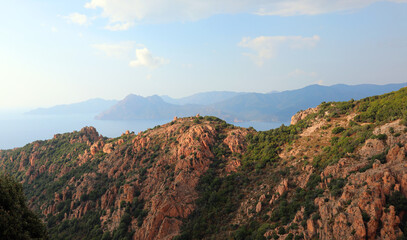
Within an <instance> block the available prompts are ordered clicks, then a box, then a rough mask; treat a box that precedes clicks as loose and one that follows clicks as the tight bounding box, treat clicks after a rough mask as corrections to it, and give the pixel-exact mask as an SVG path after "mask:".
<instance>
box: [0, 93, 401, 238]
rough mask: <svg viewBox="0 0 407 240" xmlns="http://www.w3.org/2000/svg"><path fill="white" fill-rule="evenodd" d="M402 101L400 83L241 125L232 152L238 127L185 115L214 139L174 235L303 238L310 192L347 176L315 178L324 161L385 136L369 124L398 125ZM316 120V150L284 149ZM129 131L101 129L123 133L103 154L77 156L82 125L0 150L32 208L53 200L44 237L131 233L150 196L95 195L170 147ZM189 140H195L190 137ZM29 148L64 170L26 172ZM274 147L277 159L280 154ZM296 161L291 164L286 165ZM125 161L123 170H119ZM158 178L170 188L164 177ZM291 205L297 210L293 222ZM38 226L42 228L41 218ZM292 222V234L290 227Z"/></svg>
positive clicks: (334, 186)
mask: <svg viewBox="0 0 407 240" xmlns="http://www.w3.org/2000/svg"><path fill="white" fill-rule="evenodd" d="M406 105H407V90H406V89H401V90H400V91H398V92H394V93H389V94H386V95H383V96H377V97H371V98H366V99H362V100H360V101H354V100H350V101H347V102H329V103H322V104H321V105H320V106H319V107H318V111H317V112H315V113H312V114H310V115H308V116H307V117H306V118H305V119H303V120H301V121H299V122H298V123H297V124H295V125H290V126H284V125H282V126H281V127H279V128H276V129H272V130H269V131H263V132H256V131H255V130H254V129H248V130H245V131H246V133H247V135H246V139H245V144H246V145H245V147H244V148H242V149H245V151H244V152H243V153H242V154H240V153H236V152H235V153H232V152H231V150H230V149H229V147H228V146H227V144H226V143H225V142H224V140H225V139H226V137H227V133H228V131H229V130H231V129H235V128H236V127H234V126H232V125H230V124H227V123H226V122H225V121H223V120H221V119H218V118H215V117H195V118H192V119H191V118H189V119H190V120H189V122H188V123H187V124H184V125H181V128H180V130H177V131H184V132H185V131H187V130H188V129H192V127H193V125H203V124H207V123H208V122H209V123H210V125H211V126H212V129H215V131H214V132H215V133H216V134H214V135H216V137H215V139H214V140H213V142H212V143H211V144H209V145H210V151H211V153H212V154H213V156H214V157H213V158H212V159H210V161H211V164H210V166H209V169H208V170H207V171H206V172H205V173H204V175H202V176H201V177H200V180H199V182H198V186H197V187H196V190H197V193H198V199H197V200H196V202H195V204H196V205H195V206H196V208H195V210H194V211H193V213H192V214H191V215H190V216H189V217H188V219H184V222H183V225H182V227H181V233H180V234H179V236H177V237H176V238H175V239H178V240H179V239H238V240H250V239H256V240H257V239H259V240H260V239H261V240H262V239H266V237H265V236H264V234H265V233H266V232H268V234H269V236H268V239H270V238H274V239H277V238H279V237H281V236H284V238H285V239H304V238H305V236H304V234H301V233H300V232H298V231H297V232H294V233H292V232H293V231H292V230H293V229H299V228H300V229H301V227H302V228H305V227H306V224H307V220H312V221H315V222H317V221H319V220H320V219H321V216H322V215H321V216H320V214H321V213H320V212H318V207H317V206H316V205H315V199H316V198H318V197H322V196H324V197H323V198H321V199H322V200H323V201H331V200H332V199H339V198H340V197H341V195H342V193H343V192H344V186H345V185H347V183H348V178H347V177H343V178H342V177H336V178H333V177H332V176H325V177H321V176H323V174H322V173H323V172H324V170H325V168H326V167H327V166H330V165H332V164H335V163H337V162H338V161H339V160H340V159H341V158H345V157H346V158H354V159H356V160H357V161H359V160H360V159H359V158H356V157H355V156H356V154H355V150H357V149H358V148H359V147H360V146H362V145H363V144H364V143H365V142H366V140H367V139H369V138H373V139H378V140H379V141H383V143H385V141H386V139H387V138H388V136H387V135H386V134H378V135H374V134H373V129H375V127H377V126H379V125H380V124H383V123H385V122H389V121H392V120H395V119H404V121H403V122H402V123H403V124H406V123H407V106H406ZM349 115H351V116H355V118H354V119H353V120H346V121H344V119H346V118H347V116H349ZM341 120H342V122H341ZM316 121H322V122H323V123H324V125H323V126H321V129H323V130H324V131H322V133H321V137H322V134H325V135H324V136H328V137H327V138H326V142H325V143H324V145H323V146H322V147H319V145H318V147H314V146H311V145H312V144H309V146H310V147H314V148H313V149H312V150H313V151H314V150H315V151H314V152H315V154H311V155H308V156H306V155H302V156H301V159H298V158H297V157H298V156H300V155H298V156H297V155H296V157H294V156H290V155H288V156H287V154H288V153H289V152H290V150H288V149H290V148H291V149H292V147H293V146H297V145H298V142H301V141H307V140H305V138H304V137H301V136H303V135H301V133H302V132H303V131H304V129H305V128H307V127H309V126H311V125H313V124H315V122H316ZM339 123H340V124H339ZM344 123H346V124H344ZM174 124H176V121H173V122H171V123H170V124H169V126H173V125H174ZM174 126H176V125H174ZM162 130H165V129H163V127H161V126H157V127H155V128H153V129H151V130H147V131H145V132H143V133H141V135H140V136H139V137H140V138H144V137H145V136H147V134H148V133H149V131H162ZM171 134H173V135H171ZM171 134H170V135H168V136H167V137H166V138H165V139H166V141H168V143H170V144H178V140H179V139H178V140H177V138H176V136H177V135H176V134H179V132H176V131H175V132H174V133H171ZM396 134H400V133H394V135H396ZM143 135H144V136H143ZM389 136H390V135H389ZM134 137H135V135H134V134H132V135H123V136H121V137H119V138H116V139H106V138H103V140H104V141H105V143H108V144H110V143H115V142H116V141H117V140H119V139H120V140H121V141H122V144H120V146H118V147H117V148H116V149H115V154H116V155H115V157H109V154H107V153H103V151H99V152H97V153H95V154H94V155H93V156H92V160H91V161H86V162H83V163H81V164H78V162H77V161H78V158H80V154H83V153H84V151H85V150H86V151H88V153H89V151H90V145H91V144H92V143H93V142H92V143H86V141H77V139H82V138H84V134H83V133H81V132H75V133H72V134H63V135H57V136H56V137H55V138H54V139H52V140H49V141H38V142H35V143H33V144H28V145H27V146H25V147H23V148H20V149H16V150H13V151H3V152H0V159H3V162H0V166H1V167H2V169H3V170H6V171H8V172H13V173H15V176H16V177H17V179H18V181H22V182H23V189H24V191H25V193H26V195H27V196H28V197H29V199H34V201H33V202H32V203H30V204H31V205H30V206H32V207H33V209H39V207H40V205H39V203H41V204H44V203H45V206H51V205H53V204H54V203H56V205H55V206H56V210H55V211H54V212H55V214H48V215H47V216H41V217H42V218H43V219H44V220H45V221H46V226H47V227H48V232H49V236H50V238H51V239H105V240H106V239H114V240H118V239H131V238H132V237H133V234H134V231H136V230H134V229H137V227H141V226H142V224H143V220H144V219H147V220H148V219H149V218H146V216H147V215H148V213H149V210H150V209H149V208H150V207H151V204H150V205H149V202H148V201H145V199H143V197H145V195H143V194H142V195H141V196H140V192H139V190H140V189H139V188H138V187H137V188H135V191H136V192H137V193H136V194H135V197H134V199H133V201H132V202H124V201H122V203H121V204H119V206H118V204H117V203H118V202H116V203H114V204H113V205H110V206H109V207H107V209H104V210H102V209H101V208H100V206H101V198H102V196H103V195H104V194H105V193H106V192H107V191H108V190H109V189H111V188H113V187H115V188H116V189H117V191H118V192H119V191H122V190H123V189H122V188H121V187H122V186H123V185H124V184H126V183H129V182H130V181H128V180H129V179H131V181H133V182H135V181H137V186H142V184H143V182H144V183H145V180H146V179H147V176H148V174H150V171H151V168H152V167H153V166H154V164H155V163H156V162H157V159H158V158H160V157H162V156H165V155H164V154H166V153H167V152H170V151H171V149H170V147H169V146H168V145H167V146H165V143H164V142H163V141H164V140H163V139H158V140H157V139H155V140H157V141H155V140H154V139H150V140H151V141H150V145H149V146H148V147H142V148H140V149H138V150H137V151H136V150H134V149H135V148H134V147H133V146H134V143H132V140H133V139H134ZM194 139H195V140H196V138H195V137H194ZM243 139H244V137H243ZM198 140H199V137H198ZM315 144H318V143H315ZM400 147H401V145H400ZM33 150H35V152H36V155H35V156H36V157H35V161H36V163H38V164H40V165H44V166H45V167H46V169H49V168H51V169H52V168H56V169H64V168H65V170H66V171H65V172H64V173H63V174H60V172H58V171H55V172H53V171H47V172H45V173H44V174H38V172H30V171H31V170H30V169H31V168H30V165H31V163H30V161H31V160H30V158H29V156H28V155H27V153H30V152H33ZM294 150H295V149H294ZM316 150H318V151H316ZM197 151H198V149H197ZM388 151H389V148H387V149H386V150H385V151H383V153H380V154H377V155H374V156H372V157H370V158H369V159H365V160H364V161H365V162H367V164H366V165H365V166H362V167H361V168H358V169H357V170H355V171H354V172H355V173H358V174H359V173H364V172H366V171H369V170H370V169H371V168H372V167H373V164H374V163H375V162H377V161H379V162H381V163H382V164H384V163H386V155H387V152H388ZM195 154H196V153H195ZM280 154H282V156H283V159H284V161H283V160H282V159H281V158H280ZM284 154H286V155H285V156H286V157H284ZM231 158H235V159H239V160H240V161H241V164H242V165H241V166H240V167H239V168H238V171H237V172H234V173H228V172H226V160H227V159H229V160H230V159H231ZM4 159H12V160H16V159H21V160H22V161H23V164H22V165H24V166H25V169H23V170H20V169H19V168H22V167H21V166H22V165H21V164H20V165H19V164H15V163H13V162H12V161H4ZM123 159H126V160H129V161H128V163H129V165H123V166H122V168H121V171H123V174H120V175H116V176H115V177H112V176H113V175H115V174H114V172H113V173H112V174H111V176H110V177H108V174H107V172H103V173H102V171H100V169H101V165H103V164H105V163H106V162H109V164H110V163H111V165H108V166H114V163H115V162H119V161H122V160H123ZM179 160H180V161H181V160H182V161H185V160H188V156H186V155H184V154H181V155H179ZM294 162H296V163H297V164H298V165H294V164H293V163H294ZM305 167H310V168H312V170H311V171H310V174H309V175H308V176H307V178H304V184H301V183H299V182H298V181H296V180H295V179H296V177H297V176H300V175H301V174H302V173H303V172H302V171H305V170H304V168H305ZM173 169H174V166H171V165H166V166H165V168H163V172H167V171H168V172H169V175H168V178H167V179H166V181H167V180H168V181H173V180H174V170H173ZM108 170H109V169H108ZM126 170H130V171H128V172H126ZM171 171H173V172H171ZM191 171H193V169H192V170H191ZM27 172H28V173H29V174H27ZM35 174H37V175H36V177H35V178H33V179H30V177H31V176H32V175H35ZM90 175H91V176H92V177H90V178H89V179H90V180H89V181H91V182H92V183H91V186H92V190H91V191H84V192H83V194H82V195H81V196H80V200H78V199H79V197H78V198H76V199H74V198H73V191H72V189H75V188H76V186H73V185H72V186H71V185H70V182H72V181H73V180H75V181H77V180H80V181H79V182H81V181H83V180H84V178H85V177H86V176H90ZM328 178H329V179H328ZM283 179H284V180H286V181H287V184H288V186H287V190H285V191H284V193H283V194H282V195H281V196H280V195H278V197H277V198H276V200H273V201H271V200H270V199H272V198H273V197H275V196H276V195H277V193H276V191H275V189H276V188H277V187H278V186H279V184H281V183H282V180H283ZM327 179H328V180H329V181H327ZM33 186H34V187H33ZM67 186H69V187H71V188H70V190H69V189H68V188H66V187H67ZM134 186H136V184H134V185H132V187H134ZM265 186H266V187H265ZM165 187H166V188H167V189H168V186H165ZM20 188H21V186H20ZM262 188H263V189H265V188H267V189H265V191H263V192H262V193H264V194H265V199H266V200H265V201H263V205H262V207H261V210H259V211H257V210H256V206H255V204H256V203H257V202H259V200H258V199H259V197H260V196H259V194H257V195H256V192H257V191H258V190H259V189H262ZM66 189H68V190H67V192H65V193H64V194H65V195H64V196H65V197H64V199H60V200H58V201H57V200H54V198H55V197H54V195H55V194H57V195H59V196H62V191H63V190H66ZM20 192H21V190H20ZM328 196H329V197H328ZM0 198H1V196H0ZM54 201H55V202H54ZM250 201H251V202H250ZM248 202H250V204H251V205H250V206H252V208H245V209H242V207H241V206H242V204H243V205H244V204H246V203H248ZM253 203H254V204H253ZM47 204H48V205H47ZM386 204H387V205H388V206H387V207H389V206H390V205H392V206H394V207H395V209H396V211H397V213H401V212H403V211H406V210H407V205H406V204H407V200H406V198H405V197H404V196H403V195H402V194H400V192H394V193H393V192H392V193H391V194H390V195H388V196H387V195H386ZM85 205H86V206H87V208H88V209H89V210H88V211H87V212H86V213H85V214H84V215H81V216H80V217H78V218H75V217H67V216H73V214H74V212H73V210H75V209H77V207H79V206H80V207H82V209H83V208H84V207H85ZM247 205H249V204H247ZM253 205H254V207H253ZM109 208H110V209H109ZM41 209H44V208H41ZM114 210H119V211H120V212H121V213H120V215H119V217H117V219H116V223H117V225H116V227H115V228H114V229H113V230H112V231H108V230H107V228H106V225H104V226H102V220H103V216H106V211H110V212H113V211H114ZM299 212H301V214H302V217H303V219H301V220H300V221H298V222H296V223H294V221H295V220H294V219H295V218H296V215H297V213H299ZM150 213H151V211H150ZM362 215H363V220H364V221H365V222H367V221H369V219H370V215H369V213H368V212H366V211H362ZM236 219H238V220H236ZM119 220H120V222H119ZM178 220H179V219H178ZM401 220H402V224H401V225H400V228H401V229H402V231H403V232H407V225H406V224H405V221H406V217H404V218H403V219H401ZM2 221H3V220H2ZM42 227H43V226H42ZM39 229H41V228H39ZM7 231H8V230H7ZM41 231H44V233H45V229H44V227H43V228H42V230H41ZM290 231H291V233H289V232H290ZM20 232H21V231H20ZM270 232H271V234H270ZM0 238H1V237H0ZM1 239H3V238H1ZM6 239H7V238H6ZM9 239H10V238H9Z"/></svg>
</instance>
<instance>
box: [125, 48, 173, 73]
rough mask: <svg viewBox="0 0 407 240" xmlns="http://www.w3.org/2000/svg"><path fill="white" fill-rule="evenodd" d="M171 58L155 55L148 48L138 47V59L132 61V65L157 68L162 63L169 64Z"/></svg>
mask: <svg viewBox="0 0 407 240" xmlns="http://www.w3.org/2000/svg"><path fill="white" fill-rule="evenodd" d="M168 63H169V60H167V59H164V58H162V57H154V56H153V55H152V54H151V52H150V51H149V50H148V49H147V48H141V49H136V59H135V60H133V61H130V63H129V65H130V66H131V67H148V68H152V69H154V68H157V67H159V66H161V65H164V64H168Z"/></svg>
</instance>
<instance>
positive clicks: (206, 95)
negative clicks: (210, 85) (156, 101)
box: [160, 91, 246, 105]
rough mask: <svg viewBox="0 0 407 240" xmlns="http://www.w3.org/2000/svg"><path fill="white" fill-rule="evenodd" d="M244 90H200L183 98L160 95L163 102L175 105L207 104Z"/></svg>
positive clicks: (239, 93)
mask: <svg viewBox="0 0 407 240" xmlns="http://www.w3.org/2000/svg"><path fill="white" fill-rule="evenodd" d="M242 94H246V93H244V92H230V91H212V92H202V93H196V94H193V95H191V96H187V97H183V98H171V97H169V96H167V95H164V96H160V97H161V98H162V99H163V100H164V101H165V102H167V103H171V104H177V105H186V104H198V105H209V104H213V103H217V102H220V101H224V100H227V99H229V98H232V97H236V96H239V95H242Z"/></svg>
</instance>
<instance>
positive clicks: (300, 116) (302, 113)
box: [291, 108, 318, 125]
mask: <svg viewBox="0 0 407 240" xmlns="http://www.w3.org/2000/svg"><path fill="white" fill-rule="evenodd" d="M316 112H318V108H308V109H307V110H303V111H299V112H298V113H296V114H295V115H294V116H292V117H291V124H292V125H294V124H296V123H297V122H298V121H300V120H302V119H304V118H306V117H307V116H308V115H309V114H312V113H316Z"/></svg>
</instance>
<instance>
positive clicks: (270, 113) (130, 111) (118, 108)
mask: <svg viewBox="0 0 407 240" xmlns="http://www.w3.org/2000/svg"><path fill="white" fill-rule="evenodd" d="M405 86H407V84H406V83H401V84H387V85H373V84H362V85H345V84H338V85H333V86H321V85H311V86H307V87H305V88H301V89H297V90H290V91H284V92H272V93H265V94H263V93H234V92H207V93H200V94H194V95H192V96H190V97H186V98H182V99H171V98H169V97H166V96H164V97H163V98H164V99H166V101H164V100H163V98H161V97H159V96H156V95H155V96H151V97H141V96H136V95H129V96H127V97H126V98H125V99H123V100H122V101H120V102H118V103H117V104H116V105H114V106H112V107H111V108H110V109H108V110H106V111H104V112H102V113H101V114H99V115H98V116H97V118H98V119H106V120H133V119H169V118H172V117H174V116H178V117H183V116H193V115H195V114H197V113H199V114H201V115H213V116H217V117H220V118H223V119H225V120H228V121H264V122H287V121H289V120H290V118H291V116H292V115H294V114H295V113H296V112H298V111H299V110H302V109H307V108H309V107H315V106H317V105H318V104H320V103H321V102H323V101H325V102H328V101H348V100H350V99H352V98H353V99H355V100H357V99H360V98H364V97H368V96H373V95H380V94H383V93H387V92H391V91H395V90H398V89H400V88H402V87H405ZM219 99H222V100H220V101H215V100H219ZM167 101H172V103H169V102H167ZM198 102H199V103H201V104H191V103H198ZM187 103H189V104H187ZM205 103H206V104H205ZM208 103H210V104H208ZM181 104H183V105H181Z"/></svg>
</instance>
